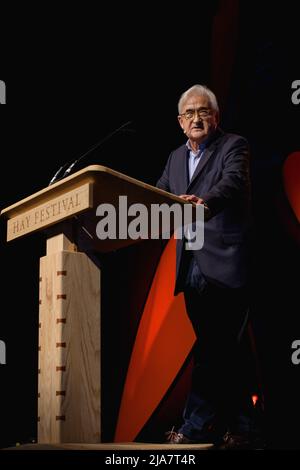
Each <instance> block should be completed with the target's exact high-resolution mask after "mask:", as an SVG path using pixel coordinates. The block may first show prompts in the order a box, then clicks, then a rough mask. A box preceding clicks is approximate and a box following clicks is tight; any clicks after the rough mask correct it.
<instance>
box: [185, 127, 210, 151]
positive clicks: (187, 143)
mask: <svg viewBox="0 0 300 470" xmlns="http://www.w3.org/2000/svg"><path fill="white" fill-rule="evenodd" d="M214 136H215V131H213V132H212V133H211V134H210V135H209V136H208V137H207V138H206V139H205V140H204V142H202V144H200V145H199V149H198V152H196V153H197V154H199V153H201V152H203V150H205V148H206V147H208V145H209V144H210V142H211V140H213V138H214ZM185 145H186V146H187V148H188V149H189V150H190V151H191V152H193V153H195V152H194V150H193V149H192V147H191V143H190V139H189V140H188V141H187V142H186V144H185Z"/></svg>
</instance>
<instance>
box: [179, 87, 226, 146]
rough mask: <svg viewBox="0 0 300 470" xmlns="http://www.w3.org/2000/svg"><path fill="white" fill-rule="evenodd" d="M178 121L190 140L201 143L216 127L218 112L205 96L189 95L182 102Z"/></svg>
mask: <svg viewBox="0 0 300 470" xmlns="http://www.w3.org/2000/svg"><path fill="white" fill-rule="evenodd" d="M178 121H179V124H180V126H181V127H182V129H183V131H184V133H185V134H186V135H187V137H188V138H189V139H190V141H192V142H196V143H197V144H201V143H202V142H203V141H204V140H205V139H206V138H207V137H208V136H209V135H210V134H211V133H212V132H213V131H214V130H215V129H216V127H217V125H218V114H217V113H216V111H214V110H213V109H212V108H211V104H210V101H209V99H208V98H207V97H206V96H190V97H188V99H187V100H186V101H185V103H184V104H183V108H182V110H181V114H180V115H179V116H178Z"/></svg>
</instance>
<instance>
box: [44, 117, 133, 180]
mask: <svg viewBox="0 0 300 470" xmlns="http://www.w3.org/2000/svg"><path fill="white" fill-rule="evenodd" d="M131 124H132V121H127V122H125V123H124V124H122V126H120V127H118V128H117V129H115V130H113V131H112V132H110V133H109V134H108V135H107V136H105V137H104V138H103V139H101V140H100V141H99V142H97V143H96V144H95V145H93V146H92V147H91V148H90V149H89V150H88V151H87V152H85V153H84V154H83V155H81V157H79V158H77V159H76V160H69V161H68V162H67V163H65V164H64V165H62V166H61V167H60V168H59V169H58V170H57V172H56V173H55V175H54V176H53V177H52V178H51V180H50V182H49V185H48V186H50V185H51V184H53V183H55V182H56V181H58V180H60V179H63V178H66V176H68V175H69V174H70V173H71V171H72V169H73V168H74V166H75V165H77V164H78V163H79V162H80V161H81V160H83V159H84V158H85V157H87V156H88V155H90V154H91V153H92V152H93V151H94V150H96V149H97V148H98V147H100V146H101V145H102V144H104V143H105V142H106V141H107V140H109V139H111V138H112V137H113V136H114V135H115V134H117V133H118V132H120V131H122V130H123V129H125V128H126V127H128V126H130V125H131ZM66 166H68V167H67V169H66V170H65V172H64V173H63V175H62V176H60V175H61V173H62V171H63V170H64V169H65V168H66Z"/></svg>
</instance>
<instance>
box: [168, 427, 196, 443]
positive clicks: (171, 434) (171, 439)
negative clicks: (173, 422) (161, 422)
mask: <svg viewBox="0 0 300 470" xmlns="http://www.w3.org/2000/svg"><path fill="white" fill-rule="evenodd" d="M166 443H167V444H196V441H192V440H191V439H189V438H188V437H186V436H184V435H183V434H181V433H180V432H175V431H173V429H172V431H168V432H167V433H166Z"/></svg>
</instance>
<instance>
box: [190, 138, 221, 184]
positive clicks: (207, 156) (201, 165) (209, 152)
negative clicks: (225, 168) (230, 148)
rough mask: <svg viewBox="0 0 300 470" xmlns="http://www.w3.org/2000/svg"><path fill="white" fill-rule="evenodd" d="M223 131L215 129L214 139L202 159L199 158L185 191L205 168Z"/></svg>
mask: <svg viewBox="0 0 300 470" xmlns="http://www.w3.org/2000/svg"><path fill="white" fill-rule="evenodd" d="M223 134H224V133H223V131H221V129H217V131H216V132H215V135H214V138H213V140H212V142H211V143H210V145H208V147H207V148H206V149H205V150H204V153H203V155H202V157H201V158H200V162H199V163H198V166H197V168H196V170H195V171H194V174H193V177H192V179H191V181H190V184H189V185H188V187H187V191H188V190H189V189H190V187H191V185H192V184H193V183H194V181H195V179H196V178H197V177H198V175H199V174H200V173H201V171H202V170H203V168H204V167H205V165H206V164H207V162H208V160H209V159H210V157H211V156H212V154H213V153H214V151H215V149H216V147H217V145H218V142H219V140H220V137H221V136H222V135H223Z"/></svg>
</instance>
